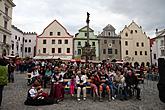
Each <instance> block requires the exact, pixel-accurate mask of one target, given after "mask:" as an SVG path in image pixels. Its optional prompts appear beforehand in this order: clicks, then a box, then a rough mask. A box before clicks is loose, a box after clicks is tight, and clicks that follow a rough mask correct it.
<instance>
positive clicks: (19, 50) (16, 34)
mask: <svg viewBox="0 0 165 110" xmlns="http://www.w3.org/2000/svg"><path fill="white" fill-rule="evenodd" d="M11 32H12V35H11V49H10V55H12V56H19V57H23V32H22V31H21V30H20V29H18V28H17V27H15V26H14V25H12V27H11Z"/></svg>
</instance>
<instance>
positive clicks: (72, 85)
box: [70, 75, 75, 96]
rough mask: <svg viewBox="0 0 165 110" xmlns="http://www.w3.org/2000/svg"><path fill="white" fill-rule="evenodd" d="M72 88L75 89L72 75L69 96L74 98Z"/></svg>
mask: <svg viewBox="0 0 165 110" xmlns="http://www.w3.org/2000/svg"><path fill="white" fill-rule="evenodd" d="M74 88H75V76H74V75H72V77H71V80H70V94H71V96H74Z"/></svg>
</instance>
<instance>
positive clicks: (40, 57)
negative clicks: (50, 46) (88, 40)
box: [33, 56, 72, 60]
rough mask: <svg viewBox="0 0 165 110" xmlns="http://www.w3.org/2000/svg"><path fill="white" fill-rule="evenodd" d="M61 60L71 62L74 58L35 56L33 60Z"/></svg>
mask: <svg viewBox="0 0 165 110" xmlns="http://www.w3.org/2000/svg"><path fill="white" fill-rule="evenodd" d="M59 58H60V59H61V60H71V59H72V56H35V57H33V59H59Z"/></svg>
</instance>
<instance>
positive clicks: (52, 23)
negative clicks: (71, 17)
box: [39, 19, 71, 36]
mask: <svg viewBox="0 0 165 110" xmlns="http://www.w3.org/2000/svg"><path fill="white" fill-rule="evenodd" d="M54 22H56V23H58V24H59V25H60V26H61V27H62V28H63V29H64V30H65V32H66V33H67V34H68V35H70V34H69V33H68V32H67V30H66V28H65V27H64V26H62V25H61V24H60V23H59V22H58V21H57V20H56V19H55V20H54V21H53V22H51V23H50V24H49V25H48V26H46V28H45V29H44V30H43V32H42V33H41V34H40V35H39V36H41V35H42V34H43V33H44V32H45V30H46V29H47V28H48V27H49V26H50V25H52V24H53V23H54ZM70 36H71V35H70Z"/></svg>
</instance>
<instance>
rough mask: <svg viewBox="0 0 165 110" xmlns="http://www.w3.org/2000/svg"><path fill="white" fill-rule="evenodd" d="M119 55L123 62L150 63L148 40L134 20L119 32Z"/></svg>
mask: <svg viewBox="0 0 165 110" xmlns="http://www.w3.org/2000/svg"><path fill="white" fill-rule="evenodd" d="M120 36H121V56H122V59H123V60H124V61H125V62H131V63H132V64H134V63H135V62H138V63H139V64H141V63H142V62H144V63H145V64H146V63H147V62H149V63H150V40H149V38H148V37H147V35H146V34H145V32H143V31H142V27H141V26H138V25H137V24H136V23H135V22H134V21H132V23H131V24H130V25H129V26H125V28H124V29H123V30H122V31H121V32H120Z"/></svg>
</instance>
